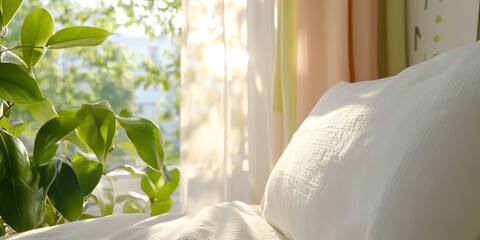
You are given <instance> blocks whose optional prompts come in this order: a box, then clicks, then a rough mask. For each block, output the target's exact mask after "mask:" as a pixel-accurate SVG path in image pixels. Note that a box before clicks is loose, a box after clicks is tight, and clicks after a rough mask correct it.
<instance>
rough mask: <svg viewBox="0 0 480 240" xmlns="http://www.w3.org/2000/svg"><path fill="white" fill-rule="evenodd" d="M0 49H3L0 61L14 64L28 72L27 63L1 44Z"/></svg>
mask: <svg viewBox="0 0 480 240" xmlns="http://www.w3.org/2000/svg"><path fill="white" fill-rule="evenodd" d="M0 51H4V52H3V54H1V55H0V60H1V61H0V62H3V63H12V64H15V65H17V66H19V67H20V68H22V69H23V71H25V72H28V66H27V64H26V63H25V62H24V61H23V60H22V59H21V58H20V57H19V56H17V55H16V54H15V53H13V52H11V51H8V50H7V48H6V47H5V46H3V45H0Z"/></svg>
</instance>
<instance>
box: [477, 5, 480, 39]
mask: <svg viewBox="0 0 480 240" xmlns="http://www.w3.org/2000/svg"><path fill="white" fill-rule="evenodd" d="M477 40H480V4H479V6H478V23H477Z"/></svg>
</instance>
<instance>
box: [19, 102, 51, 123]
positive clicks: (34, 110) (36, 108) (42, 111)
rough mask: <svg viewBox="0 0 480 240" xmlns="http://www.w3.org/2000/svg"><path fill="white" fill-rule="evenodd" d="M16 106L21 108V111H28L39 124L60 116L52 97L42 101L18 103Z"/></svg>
mask: <svg viewBox="0 0 480 240" xmlns="http://www.w3.org/2000/svg"><path fill="white" fill-rule="evenodd" d="M15 107H16V108H17V109H19V110H20V111H19V112H22V111H27V112H28V113H29V114H30V116H31V117H32V118H33V120H34V121H35V122H36V123H38V124H43V123H45V122H47V121H48V120H50V119H52V118H55V117H58V114H57V111H55V108H54V107H53V103H52V101H50V99H47V100H46V101H43V102H40V103H35V104H29V105H17V106H15Z"/></svg>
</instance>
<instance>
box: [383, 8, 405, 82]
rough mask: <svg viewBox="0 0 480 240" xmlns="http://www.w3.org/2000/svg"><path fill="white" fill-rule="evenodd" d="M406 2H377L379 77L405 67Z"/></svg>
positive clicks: (392, 73)
mask: <svg viewBox="0 0 480 240" xmlns="http://www.w3.org/2000/svg"><path fill="white" fill-rule="evenodd" d="M406 22H407V20H406V0H398V1H390V0H379V26H378V34H379V35H378V47H379V49H378V54H379V55H378V69H379V76H380V77H388V76H392V75H395V74H397V73H399V72H400V71H402V70H403V69H405V68H406V67H407V34H406V28H407V27H406Z"/></svg>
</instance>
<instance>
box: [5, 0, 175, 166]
mask: <svg viewBox="0 0 480 240" xmlns="http://www.w3.org/2000/svg"><path fill="white" fill-rule="evenodd" d="M87 2H89V1H87ZM38 7H45V8H47V9H49V11H50V12H51V13H52V15H53V16H54V17H55V24H56V26H57V27H58V28H64V27H69V26H76V25H88V26H94V27H99V28H103V29H107V30H109V31H110V32H113V33H115V35H116V36H121V32H122V31H128V30H125V29H128V28H129V27H135V28H136V29H143V31H144V34H145V35H146V36H148V37H149V38H150V39H151V40H152V41H155V40H158V39H159V38H160V37H162V36H168V37H169V38H170V39H171V43H172V47H168V48H166V50H165V51H164V52H163V54H162V55H161V56H160V57H159V59H157V61H155V60H154V59H152V58H151V57H150V56H142V58H141V59H139V58H138V56H135V53H134V52H133V53H132V51H131V50H130V51H129V49H128V46H127V45H126V44H125V43H121V41H115V40H109V41H107V42H105V43H104V44H102V45H101V46H99V47H96V48H69V49H64V50H59V51H48V52H47V54H46V55H45V56H44V61H41V62H40V63H39V64H38V66H37V67H36V69H35V77H36V78H37V79H39V85H40V88H41V89H42V91H43V92H44V93H45V95H46V96H49V98H50V99H51V100H52V102H54V103H55V108H56V109H57V110H63V109H69V108H75V107H79V106H80V104H81V103H82V102H95V101H99V100H100V99H105V100H107V101H108V102H109V103H110V105H111V107H112V110H113V111H117V112H118V111H120V110H121V109H124V108H127V109H132V110H133V111H136V112H138V110H139V109H138V106H135V103H134V98H135V96H134V89H136V88H138V87H143V88H145V89H148V88H155V87H161V88H163V89H164V91H165V92H166V94H168V96H167V97H164V98H163V99H162V100H161V101H160V100H159V101H158V102H157V104H156V105H157V108H160V111H159V112H160V114H158V116H157V119H152V120H153V121H155V122H156V123H158V124H159V127H160V128H161V129H162V130H163V132H164V135H165V138H166V140H167V141H166V146H165V148H166V149H165V150H166V153H167V164H178V163H179V129H178V124H171V123H172V122H176V121H177V122H178V119H179V102H180V101H179V82H180V80H179V79H180V28H178V27H176V25H175V24H174V23H175V21H178V19H179V11H180V7H181V0H155V1H154V0H144V1H135V0H99V1H90V2H89V3H88V4H85V3H83V4H82V3H81V0H70V1H65V0H50V1H24V2H23V4H22V8H21V9H20V11H19V12H18V13H17V17H16V19H23V18H25V17H26V15H27V14H28V13H29V12H30V11H31V10H33V9H35V8H38ZM21 24H22V22H20V21H16V20H15V19H14V21H12V23H10V26H9V29H12V30H13V29H20V28H21ZM177 25H178V23H177ZM116 36H114V37H113V39H115V37H116ZM18 39H20V38H19V31H10V33H9V35H8V36H7V37H6V38H5V40H6V42H8V43H9V45H12V46H13V45H19V43H18V42H15V41H17V40H18ZM20 51H21V50H20ZM20 51H18V50H16V53H17V54H20ZM139 60H140V61H139ZM15 110H16V111H22V109H21V108H18V109H15ZM17 114H19V113H17ZM23 115H24V119H22V120H23V121H29V120H32V119H29V118H30V117H29V116H26V114H23ZM167 126H168V128H170V129H166V128H167ZM172 127H174V128H175V129H171V128H172ZM27 135H30V136H33V133H30V134H28V133H27ZM121 139H125V138H122V137H121ZM30 142H31V141H30ZM27 145H28V144H27ZM122 154H124V153H120V152H119V153H118V154H117V155H119V156H120V155H122Z"/></svg>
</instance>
